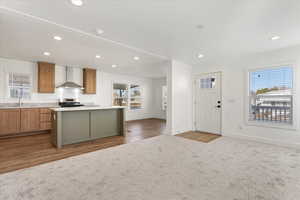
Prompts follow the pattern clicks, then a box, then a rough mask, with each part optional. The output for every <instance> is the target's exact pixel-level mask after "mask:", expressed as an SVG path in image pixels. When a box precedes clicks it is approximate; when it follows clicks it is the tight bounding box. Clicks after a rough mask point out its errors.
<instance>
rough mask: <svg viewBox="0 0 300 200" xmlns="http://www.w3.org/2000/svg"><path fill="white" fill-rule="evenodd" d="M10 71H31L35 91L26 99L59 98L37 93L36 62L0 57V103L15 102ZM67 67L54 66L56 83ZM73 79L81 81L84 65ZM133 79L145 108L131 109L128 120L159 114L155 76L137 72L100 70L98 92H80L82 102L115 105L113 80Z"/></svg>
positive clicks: (61, 80) (41, 100)
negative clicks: (10, 91)
mask: <svg viewBox="0 0 300 200" xmlns="http://www.w3.org/2000/svg"><path fill="white" fill-rule="evenodd" d="M9 72H15V73H28V74H31V75H32V83H33V91H32V92H33V93H32V98H31V99H30V100H26V101H24V102H57V99H58V97H57V95H56V94H39V93H37V64H36V63H34V62H27V61H19V60H11V59H4V58H0V103H7V102H16V101H17V100H15V99H9V98H7V94H8V92H7V74H8V73H9ZM65 75H66V74H65V67H62V66H55V85H59V84H61V83H63V82H64V81H65ZM74 81H75V82H76V83H78V84H81V85H82V69H81V68H74ZM113 82H118V83H126V84H129V83H132V84H138V85H141V87H142V91H143V99H144V100H143V108H142V109H140V110H132V111H130V110H128V111H127V112H126V119H127V120H135V119H144V118H152V117H155V116H156V113H154V112H153V110H154V109H153V107H154V105H153V85H152V79H150V78H142V77H135V76H126V75H119V74H112V73H105V72H102V71H100V70H97V93H96V95H83V94H82V95H80V97H79V99H80V101H81V102H83V103H95V104H97V105H102V106H111V105H112V92H113V91H112V83H113Z"/></svg>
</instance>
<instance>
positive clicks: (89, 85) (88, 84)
mask: <svg viewBox="0 0 300 200" xmlns="http://www.w3.org/2000/svg"><path fill="white" fill-rule="evenodd" d="M96 72H97V71H96V70H95V69H88V68H85V69H83V87H84V93H85V94H96V82H97V80H96V79H97V75H96Z"/></svg>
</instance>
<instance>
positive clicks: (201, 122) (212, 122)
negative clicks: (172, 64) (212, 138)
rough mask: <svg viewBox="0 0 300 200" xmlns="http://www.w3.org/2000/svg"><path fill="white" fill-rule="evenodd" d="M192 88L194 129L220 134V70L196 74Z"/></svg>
mask: <svg viewBox="0 0 300 200" xmlns="http://www.w3.org/2000/svg"><path fill="white" fill-rule="evenodd" d="M194 88H195V96H194V98H195V99H194V100H195V128H196V130H197V131H202V132H207V133H214V134H221V115H222V102H221V100H222V96H221V72H216V73H209V74H203V75H200V76H197V77H196V80H195V87H194Z"/></svg>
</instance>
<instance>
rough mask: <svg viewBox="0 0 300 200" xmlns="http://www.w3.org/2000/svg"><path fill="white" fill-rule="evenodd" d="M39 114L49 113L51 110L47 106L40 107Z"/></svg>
mask: <svg viewBox="0 0 300 200" xmlns="http://www.w3.org/2000/svg"><path fill="white" fill-rule="evenodd" d="M40 113H41V114H49V115H50V114H51V110H50V109H49V108H41V109H40Z"/></svg>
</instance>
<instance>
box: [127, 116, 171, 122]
mask: <svg viewBox="0 0 300 200" xmlns="http://www.w3.org/2000/svg"><path fill="white" fill-rule="evenodd" d="M151 119H152V120H153V119H155V120H161V121H167V120H165V119H160V118H154V117H150V118H143V119H133V120H127V121H126V122H135V121H143V120H151Z"/></svg>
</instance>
